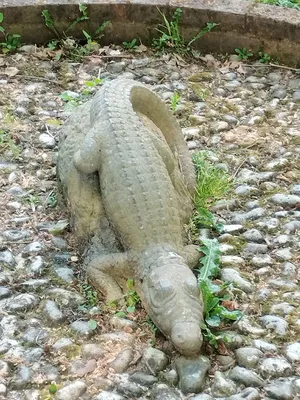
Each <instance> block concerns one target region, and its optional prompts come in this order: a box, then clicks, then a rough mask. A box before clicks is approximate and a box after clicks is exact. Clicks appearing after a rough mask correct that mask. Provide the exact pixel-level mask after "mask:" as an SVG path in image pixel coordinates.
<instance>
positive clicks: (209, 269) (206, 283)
mask: <svg viewBox="0 0 300 400" xmlns="http://www.w3.org/2000/svg"><path fill="white" fill-rule="evenodd" d="M199 251H201V252H202V253H203V254H204V255H203V257H202V258H201V260H200V261H201V264H202V268H200V270H199V275H198V285H199V287H200V289H201V292H202V298H203V305H204V322H203V328H204V330H205V332H206V335H207V338H208V341H209V342H210V344H212V345H214V346H215V347H218V344H219V338H217V337H216V336H215V335H214V333H213V332H212V330H211V329H214V328H218V327H220V326H221V325H222V324H224V323H227V322H228V321H236V320H237V319H238V318H240V317H241V316H242V313H241V311H239V310H236V309H234V308H235V306H234V307H232V306H233V305H234V303H233V302H232V301H231V297H232V296H231V293H230V288H231V285H230V284H228V283H224V282H221V283H220V281H215V279H216V278H217V277H218V275H219V273H220V254H221V252H220V248H219V243H218V241H217V239H205V238H203V239H202V246H201V247H200V249H199ZM224 304H227V307H225V306H224ZM232 308H233V309H232Z"/></svg>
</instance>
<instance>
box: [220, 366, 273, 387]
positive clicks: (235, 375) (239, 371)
mask: <svg viewBox="0 0 300 400" xmlns="http://www.w3.org/2000/svg"><path fill="white" fill-rule="evenodd" d="M228 376H229V378H230V379H232V380H233V381H234V382H237V383H239V384H242V385H245V386H253V387H262V386H264V384H265V382H264V380H263V379H261V377H260V376H259V375H258V374H256V373H255V372H253V371H250V370H249V369H246V368H243V367H234V368H233V369H232V370H231V371H230V372H229V374H228Z"/></svg>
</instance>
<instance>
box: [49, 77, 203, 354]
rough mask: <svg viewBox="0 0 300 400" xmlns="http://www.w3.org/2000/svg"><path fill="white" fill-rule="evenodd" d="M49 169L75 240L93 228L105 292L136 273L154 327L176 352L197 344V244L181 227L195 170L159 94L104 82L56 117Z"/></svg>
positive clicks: (91, 267) (113, 294)
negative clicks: (62, 117)
mask: <svg viewBox="0 0 300 400" xmlns="http://www.w3.org/2000/svg"><path fill="white" fill-rule="evenodd" d="M57 173H58V180H59V183H60V185H61V189H62V192H63V194H64V197H66V198H67V201H68V204H69V208H70V211H71V217H72V225H73V227H74V231H75V234H76V236H77V238H78V243H85V242H86V240H87V239H91V238H93V239H92V240H90V249H89V250H88V251H86V257H85V264H86V272H87V275H88V278H89V280H90V281H91V282H92V284H93V285H94V286H95V287H97V288H98V289H99V290H100V292H101V293H104V295H105V297H106V299H107V300H109V301H112V300H117V299H122V297H123V298H124V294H123V293H122V287H123V288H124V282H126V280H127V279H128V278H134V282H135V289H136V291H137V293H138V295H139V296H140V298H141V301H142V304H143V306H144V308H145V310H146V311H147V313H148V315H149V316H150V318H151V319H152V320H153V322H154V323H155V324H156V326H157V327H158V328H159V329H160V331H161V332H162V333H163V334H164V335H165V336H166V337H167V338H169V339H170V340H171V341H172V343H173V344H174V346H175V348H176V349H177V350H178V351H179V352H180V353H181V354H183V355H186V356H193V355H195V354H197V353H199V352H200V349H201V345H202V335H201V329H200V323H201V321H202V314H203V304H202V299H201V294H200V291H199V288H198V285H197V280H196V277H195V275H194V274H193V272H192V268H194V267H195V266H196V264H197V262H198V260H199V257H200V254H199V252H198V250H197V247H196V246H194V245H187V244H186V238H185V236H186V235H184V227H185V225H186V224H187V223H188V221H189V219H190V217H191V214H192V210H193V196H194V190H195V184H196V179H195V171H194V166H193V164H192V160H191V158H190V155H189V152H188V149H187V146H186V144H185V141H184V139H183V135H182V132H181V129H180V127H179V124H178V123H177V121H176V119H175V117H174V116H173V114H172V113H171V112H170V111H169V110H168V109H167V108H166V106H165V104H164V102H163V101H162V100H160V99H159V97H158V96H157V95H155V94H154V93H153V92H152V91H151V90H149V89H148V88H147V87H146V86H144V85H143V84H141V83H138V82H136V81H133V80H129V79H123V78H118V79H115V80H113V81H110V82H107V83H105V84H104V85H103V86H102V87H101V88H100V90H99V91H98V92H97V93H96V94H95V96H94V98H93V99H92V100H90V101H88V102H86V103H85V104H83V105H81V106H79V107H78V108H76V110H75V111H74V112H73V113H72V114H71V116H70V118H69V120H68V121H67V122H66V123H65V124H64V125H63V127H62V131H61V134H60V144H59V152H58V161H57ZM95 238H96V239H95ZM91 243H92V244H91ZM87 247H89V245H88V246H87ZM91 249H92V250H91Z"/></svg>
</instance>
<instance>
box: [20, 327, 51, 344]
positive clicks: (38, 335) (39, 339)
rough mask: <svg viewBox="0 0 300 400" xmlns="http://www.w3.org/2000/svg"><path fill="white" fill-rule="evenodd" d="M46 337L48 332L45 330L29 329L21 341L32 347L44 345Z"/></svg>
mask: <svg viewBox="0 0 300 400" xmlns="http://www.w3.org/2000/svg"><path fill="white" fill-rule="evenodd" d="M48 336H49V335H48V332H47V331H46V330H45V329H42V328H29V329H27V330H26V331H25V332H24V334H23V337H22V339H23V340H24V342H25V343H27V344H29V345H31V346H33V345H36V344H37V345H41V344H44V343H45V342H46V340H47V338H48Z"/></svg>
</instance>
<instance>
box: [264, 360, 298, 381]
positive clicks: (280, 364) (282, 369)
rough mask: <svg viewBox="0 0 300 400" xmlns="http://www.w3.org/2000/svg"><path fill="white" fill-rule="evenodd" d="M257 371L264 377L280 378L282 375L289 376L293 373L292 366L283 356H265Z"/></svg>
mask: <svg viewBox="0 0 300 400" xmlns="http://www.w3.org/2000/svg"><path fill="white" fill-rule="evenodd" d="M259 372H260V373H261V375H262V376H263V377H264V378H267V379H269V378H280V377H283V376H291V375H292V373H293V370H292V366H291V364H290V363H288V362H287V361H286V359H285V358H283V357H280V358H279V357H269V358H265V359H264V360H263V361H262V363H261V365H260V366H259Z"/></svg>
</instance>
